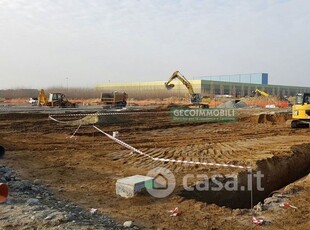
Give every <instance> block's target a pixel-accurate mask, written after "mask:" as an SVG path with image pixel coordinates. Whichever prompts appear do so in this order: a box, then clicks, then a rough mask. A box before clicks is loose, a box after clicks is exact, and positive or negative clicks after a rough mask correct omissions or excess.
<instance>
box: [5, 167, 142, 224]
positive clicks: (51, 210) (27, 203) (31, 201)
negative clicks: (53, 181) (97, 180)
mask: <svg viewBox="0 0 310 230" xmlns="http://www.w3.org/2000/svg"><path fill="white" fill-rule="evenodd" d="M0 183H7V184H8V186H9V192H10V193H9V198H8V200H7V201H6V202H5V203H2V204H0V229H12V228H13V229H125V228H126V229H138V227H137V226H133V224H132V222H131V225H125V226H123V224H121V223H117V222H115V221H114V220H112V219H111V218H110V217H107V216H105V215H102V214H101V213H100V212H98V211H95V212H90V211H89V210H85V209H83V208H82V207H79V206H78V205H77V204H75V203H72V202H70V201H67V200H61V199H59V198H56V197H55V196H54V194H53V192H52V191H51V190H49V189H48V188H47V187H45V186H44V185H42V184H41V181H40V180H39V179H36V180H34V182H31V181H29V180H23V179H21V178H19V177H17V175H16V172H15V171H14V170H12V169H10V168H8V167H6V166H3V165H1V164H0Z"/></svg>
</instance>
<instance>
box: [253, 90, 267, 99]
mask: <svg viewBox="0 0 310 230" xmlns="http://www.w3.org/2000/svg"><path fill="white" fill-rule="evenodd" d="M255 93H258V94H260V95H263V96H264V97H269V94H268V93H266V92H264V91H262V90H259V89H256V90H255Z"/></svg>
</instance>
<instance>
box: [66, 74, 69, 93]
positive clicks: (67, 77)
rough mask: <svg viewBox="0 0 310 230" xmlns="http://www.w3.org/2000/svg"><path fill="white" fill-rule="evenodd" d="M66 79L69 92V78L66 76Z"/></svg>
mask: <svg viewBox="0 0 310 230" xmlns="http://www.w3.org/2000/svg"><path fill="white" fill-rule="evenodd" d="M66 80H67V93H68V92H69V78H68V77H66Z"/></svg>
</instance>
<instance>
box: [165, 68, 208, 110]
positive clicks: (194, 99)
mask: <svg viewBox="0 0 310 230" xmlns="http://www.w3.org/2000/svg"><path fill="white" fill-rule="evenodd" d="M174 79H178V80H179V81H181V82H182V84H183V85H185V87H186V88H187V90H188V93H189V94H190V102H191V103H192V104H193V105H197V106H199V107H203V108H209V103H210V101H211V99H210V97H202V96H201V95H200V94H199V93H195V92H194V89H193V86H192V84H191V83H190V82H189V81H188V80H187V79H186V78H185V77H184V76H183V75H182V74H181V73H180V72H179V71H175V72H174V73H173V74H172V75H171V77H170V78H169V80H168V81H167V82H165V86H166V88H167V89H168V90H169V89H172V88H173V87H174V86H175V85H174V84H172V83H171V82H172V81H173V80H174Z"/></svg>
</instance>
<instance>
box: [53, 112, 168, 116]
mask: <svg viewBox="0 0 310 230" xmlns="http://www.w3.org/2000/svg"><path fill="white" fill-rule="evenodd" d="M152 113H156V114H158V113H170V111H157V112H156V111H154V112H113V113H71V114H50V117H81V116H111V115H132V114H152Z"/></svg>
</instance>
